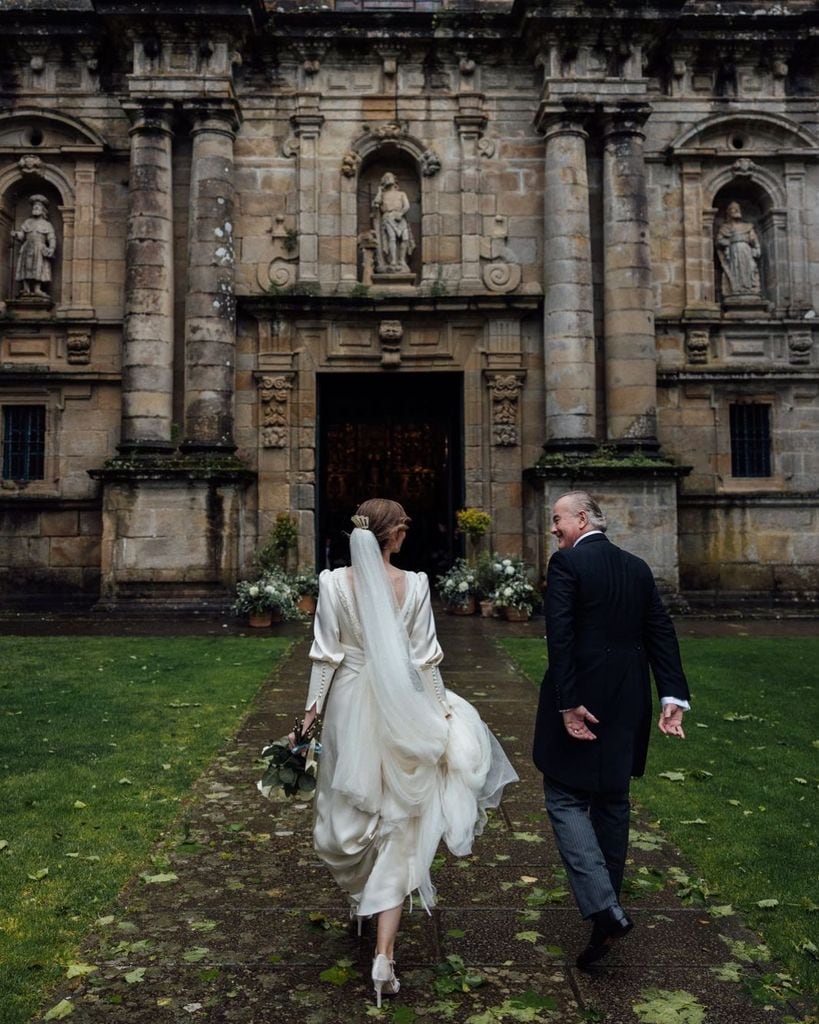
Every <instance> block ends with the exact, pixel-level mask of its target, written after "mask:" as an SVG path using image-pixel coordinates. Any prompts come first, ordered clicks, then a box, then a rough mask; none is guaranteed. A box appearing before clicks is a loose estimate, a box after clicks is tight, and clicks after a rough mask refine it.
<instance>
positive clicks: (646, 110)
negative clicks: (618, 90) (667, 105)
mask: <svg viewBox="0 0 819 1024" xmlns="http://www.w3.org/2000/svg"><path fill="white" fill-rule="evenodd" d="M652 109H653V108H652V106H651V104H650V103H641V102H640V101H638V100H635V101H634V102H630V101H623V102H622V103H617V104H615V105H613V106H608V105H607V106H605V107H603V110H602V125H603V139H604V141H605V140H608V139H610V138H611V137H612V136H618V135H619V136H624V135H636V136H639V137H640V138H641V139H644V138H645V134H644V132H643V125H644V124H645V123H646V121H647V120H648V118H649V116H650V115H651V112H652Z"/></svg>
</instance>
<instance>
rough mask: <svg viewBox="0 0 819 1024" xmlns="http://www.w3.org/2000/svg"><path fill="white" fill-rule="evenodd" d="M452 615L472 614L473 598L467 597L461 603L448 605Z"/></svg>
mask: <svg viewBox="0 0 819 1024" xmlns="http://www.w3.org/2000/svg"><path fill="white" fill-rule="evenodd" d="M450 608H451V609H452V614H453V615H474V614H475V598H474V597H468V598H467V599H466V601H465V602H464V603H463V604H453V605H450Z"/></svg>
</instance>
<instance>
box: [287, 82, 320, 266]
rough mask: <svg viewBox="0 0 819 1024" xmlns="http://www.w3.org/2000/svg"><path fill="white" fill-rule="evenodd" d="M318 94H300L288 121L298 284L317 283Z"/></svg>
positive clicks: (318, 189)
mask: <svg viewBox="0 0 819 1024" xmlns="http://www.w3.org/2000/svg"><path fill="white" fill-rule="evenodd" d="M320 100H321V97H320V95H319V94H318V93H302V94H301V95H300V96H299V97H298V108H297V111H296V113H295V114H293V116H292V117H291V118H290V121H291V124H292V125H293V132H294V134H295V136H296V138H297V140H298V145H297V153H298V204H299V205H298V217H299V281H300V282H307V281H315V282H317V281H318V279H319V271H318V267H319V254H318V238H319V234H318V217H319V210H318V207H319V192H320V188H319V185H320V182H319V166H318V140H319V134H320V133H321V126H322V124H323V123H324V116H323V115H322V114H320V113H319V102H320Z"/></svg>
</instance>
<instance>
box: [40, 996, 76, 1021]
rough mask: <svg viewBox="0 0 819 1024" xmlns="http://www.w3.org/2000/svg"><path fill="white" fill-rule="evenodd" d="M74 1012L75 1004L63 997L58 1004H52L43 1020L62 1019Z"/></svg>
mask: <svg viewBox="0 0 819 1024" xmlns="http://www.w3.org/2000/svg"><path fill="white" fill-rule="evenodd" d="M73 1012H74V1004H73V1003H70V1002H69V1001H68V1000H67V999H61V1000H60V1001H59V1003H57V1005H56V1006H52V1007H51V1009H50V1010H49V1011H48V1013H47V1014H46V1015H45V1016H44V1017H43V1020H62V1019H63V1018H64V1017H68V1016H69V1015H70V1014H72V1013H73Z"/></svg>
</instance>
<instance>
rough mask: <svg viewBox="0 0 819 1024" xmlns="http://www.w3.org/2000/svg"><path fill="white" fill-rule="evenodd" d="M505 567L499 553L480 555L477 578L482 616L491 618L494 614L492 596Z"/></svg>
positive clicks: (484, 552)
mask: <svg viewBox="0 0 819 1024" xmlns="http://www.w3.org/2000/svg"><path fill="white" fill-rule="evenodd" d="M503 570H504V567H503V565H502V564H501V556H500V555H499V554H498V553H497V552H489V551H483V552H481V554H480V555H478V564H477V566H476V576H477V579H478V592H477V597H478V601H479V603H480V608H481V616H482V617H483V618H485V619H488V618H490V617H491V616H492V615H493V613H494V605H493V604H492V595H493V594H494V592H495V590H496V589H497V587H498V584H499V583H500V581H501V579H502V578H503Z"/></svg>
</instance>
